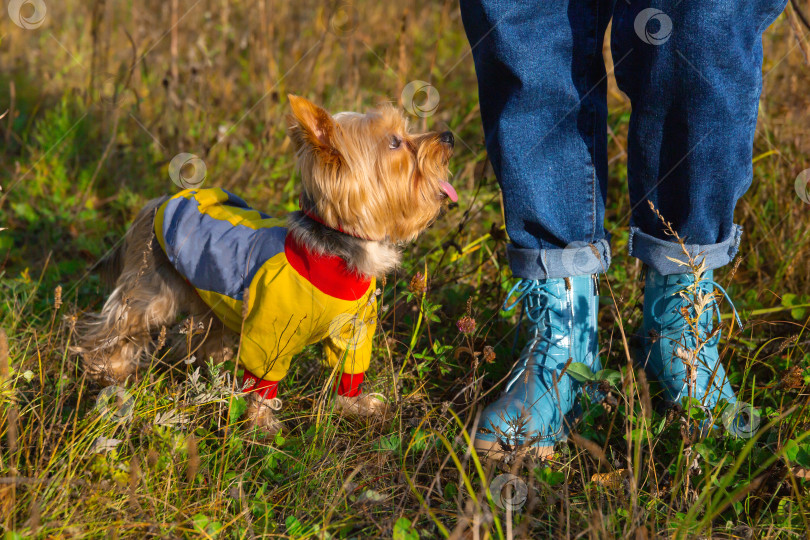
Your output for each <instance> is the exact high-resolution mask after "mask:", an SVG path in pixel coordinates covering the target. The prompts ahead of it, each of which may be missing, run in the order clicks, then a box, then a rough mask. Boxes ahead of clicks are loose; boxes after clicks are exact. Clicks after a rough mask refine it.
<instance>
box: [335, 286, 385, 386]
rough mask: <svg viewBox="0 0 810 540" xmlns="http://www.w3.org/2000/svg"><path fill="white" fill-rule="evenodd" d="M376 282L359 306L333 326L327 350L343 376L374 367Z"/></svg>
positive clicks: (340, 315)
mask: <svg viewBox="0 0 810 540" xmlns="http://www.w3.org/2000/svg"><path fill="white" fill-rule="evenodd" d="M374 290H375V287H374V284H373V283H372V286H371V289H370V291H369V295H368V296H366V297H365V298H364V299H363V300H362V301H360V302H358V303H357V307H356V308H355V310H354V311H353V312H352V310H350V311H348V312H346V313H341V314H339V315H338V316H337V317H335V318H334V319H332V322H331V323H330V324H329V337H328V338H327V339H326V340H325V341H324V351H325V352H326V360H327V362H329V365H330V366H332V367H334V366H340V367H339V370H340V371H341V372H343V373H349V374H356V373H365V372H366V371H368V367H369V365H370V364H371V346H372V342H373V341H374V333H375V331H376V330H377V297H376V296H375V295H374Z"/></svg>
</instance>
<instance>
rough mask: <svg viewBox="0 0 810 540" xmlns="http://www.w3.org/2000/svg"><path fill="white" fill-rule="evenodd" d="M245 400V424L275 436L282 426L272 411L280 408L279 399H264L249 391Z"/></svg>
mask: <svg viewBox="0 0 810 540" xmlns="http://www.w3.org/2000/svg"><path fill="white" fill-rule="evenodd" d="M247 402H248V408H247V413H246V414H247V426H248V427H257V428H259V430H260V431H262V432H263V433H265V434H267V435H269V436H272V437H275V435H276V433H278V432H279V431H280V430H281V428H282V427H283V424H282V423H281V421H280V420H279V419H278V418H276V415H275V413H274V411H278V410H279V409H281V400H280V399H278V398H272V399H264V398H263V397H261V396H258V395H256V394H252V393H251V394H248V395H247Z"/></svg>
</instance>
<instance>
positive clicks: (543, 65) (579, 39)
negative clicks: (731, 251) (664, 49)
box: [460, 0, 612, 279]
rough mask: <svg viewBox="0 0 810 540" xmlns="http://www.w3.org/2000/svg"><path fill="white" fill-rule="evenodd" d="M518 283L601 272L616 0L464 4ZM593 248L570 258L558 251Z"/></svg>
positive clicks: (606, 255) (606, 254)
mask: <svg viewBox="0 0 810 540" xmlns="http://www.w3.org/2000/svg"><path fill="white" fill-rule="evenodd" d="M460 4H461V15H462V20H463V22H464V28H465V30H466V32H467V37H468V39H469V41H470V46H471V47H472V56H473V59H474V61H475V70H476V74H477V76H478V92H479V100H480V104H481V117H482V120H483V123H484V133H485V135H486V146H487V151H488V154H489V159H490V160H491V162H492V166H493V169H494V171H495V175H496V176H497V178H498V181H499V183H500V185H501V189H502V190H503V198H504V210H505V214H506V230H507V232H508V233H509V238H510V239H511V242H512V243H511V245H510V246H509V248H508V255H509V260H510V265H511V268H512V272H513V274H514V275H515V276H516V277H520V278H529V279H544V278H561V277H568V276H572V275H575V274H585V273H597V272H601V271H603V270H604V269H606V268H607V266H608V265H609V263H610V249H609V246H608V242H607V239H606V234H605V230H604V206H605V190H606V181H607V150H606V147H607V135H606V130H607V127H606V126H607V123H606V118H607V105H606V97H605V96H606V91H607V77H606V76H605V66H604V62H603V59H602V43H603V39H604V34H605V29H606V27H607V24H608V21H609V20H610V14H611V8H612V0H535V1H527V2H514V1H511V0H460ZM574 242H577V243H582V244H585V243H593V244H594V246H595V248H596V250H591V249H588V248H586V249H581V250H580V252H579V253H576V257H575V260H573V261H570V260H568V258H571V257H570V256H571V255H572V254H573V253H572V251H571V250H569V251H568V252H566V251H564V248H566V247H567V246H569V245H571V244H572V243H574Z"/></svg>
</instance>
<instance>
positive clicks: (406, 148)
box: [76, 95, 458, 434]
mask: <svg viewBox="0 0 810 540" xmlns="http://www.w3.org/2000/svg"><path fill="white" fill-rule="evenodd" d="M289 100H290V106H291V108H292V114H291V115H290V116H289V124H290V126H289V135H290V138H291V140H292V141H293V143H294V146H295V148H296V159H297V166H298V169H299V170H300V173H301V178H302V190H301V195H300V204H301V210H300V211H297V212H293V213H291V214H290V215H289V216H288V217H287V218H286V221H285V220H282V219H277V218H272V217H270V216H267V215H265V214H263V213H261V212H259V211H256V210H253V209H251V208H250V207H248V205H247V204H246V203H245V202H244V201H243V200H242V199H240V198H239V197H237V196H235V195H233V194H231V193H229V192H227V191H224V190H222V189H187V190H185V191H182V192H180V193H178V194H177V195H174V196H173V197H162V198H159V199H155V200H152V201H150V202H149V203H147V205H146V206H145V207H144V208H143V209H142V210H141V211H140V213H139V214H138V216H137V217H136V218H135V222H134V223H133V225H132V226H131V227H130V229H129V230H128V231H127V233H126V236H125V237H124V241H123V242H122V244H121V246H120V247H119V248H118V249H117V250H116V251H115V252H114V253H113V254H112V255H110V256H109V257H107V258H106V260H105V261H103V262H104V266H105V267H106V271H107V274H108V280H109V281H110V282H114V284H115V287H114V290H113V292H112V294H111V295H110V297H109V298H108V299H107V301H106V303H105V304H104V307H103V309H102V310H101V313H97V314H93V315H91V316H89V317H88V318H87V319H85V320H84V321H83V323H82V324H80V325H79V326H78V327H77V329H78V332H79V339H78V346H77V348H76V350H77V352H79V353H80V354H81V355H82V363H83V365H84V368H85V370H86V372H87V373H88V375H89V376H90V377H92V378H94V379H97V380H100V381H106V382H114V383H123V382H124V381H126V380H127V379H128V378H130V377H136V376H137V369H138V368H139V367H140V366H143V365H144V364H145V363H146V360H147V358H148V357H149V352H150V351H154V350H155V349H156V348H157V347H156V341H155V336H157V335H160V337H159V338H158V339H157V343H158V344H160V342H165V335H166V330H165V329H166V327H167V326H171V325H172V324H174V323H175V322H176V320H177V318H178V316H180V315H186V316H188V317H189V319H188V320H189V321H192V322H191V324H189V325H188V326H189V329H188V332H189V334H188V335H189V336H191V337H193V338H194V339H196V340H197V342H195V343H194V344H190V343H189V344H188V346H189V347H192V346H193V348H194V350H195V353H194V354H195V356H201V357H202V358H204V359H208V358H212V359H213V360H214V361H218V362H221V361H225V360H227V359H229V358H233V357H234V352H235V351H238V357H237V359H238V361H239V362H240V363H241V365H242V366H243V367H244V368H245V375H244V382H245V385H244V386H245V388H246V389H249V393H248V394H247V396H248V401H249V407H248V419H249V423H250V424H251V425H255V426H259V427H260V428H262V429H263V430H265V431H266V432H268V433H271V434H274V433H276V432H277V431H278V429H279V428H280V423H279V421H278V420H277V419H276V418H275V416H274V414H273V411H274V410H278V409H279V408H280V406H281V402H280V400H279V399H278V398H277V397H276V394H277V387H278V383H279V381H281V379H282V378H283V377H284V375H285V374H286V373H287V370H288V369H289V366H290V361H291V360H292V358H293V357H294V356H295V355H296V354H297V353H299V352H301V351H302V350H303V349H304V348H305V347H306V346H307V345H310V344H313V343H316V342H320V341H323V342H324V350H325V354H326V360H327V361H328V363H329V364H330V365H331V366H332V367H333V369H334V370H335V372H336V373H339V375H338V377H337V380H336V385H335V386H336V394H337V395H336V397H335V400H336V401H335V410H336V411H338V412H340V413H343V414H349V415H353V416H360V417H372V416H381V415H383V414H384V412H385V410H386V408H387V405H386V404H385V402H384V401H382V400H380V399H378V398H379V397H381V396H379V395H378V394H364V393H363V392H362V391H361V389H360V384H361V382H362V381H363V375H364V373H365V371H366V370H367V369H368V367H369V363H370V359H371V341H372V337H373V334H374V331H375V328H376V296H377V295H378V294H379V291H378V290H377V288H376V285H375V277H380V276H382V275H384V274H386V273H388V272H390V271H391V270H393V269H394V268H395V267H396V266H397V265H398V264H399V262H400V245H401V244H403V243H406V242H409V241H412V240H414V239H415V238H416V237H417V236H418V235H419V233H420V232H421V231H423V230H424V229H425V228H427V227H428V226H429V225H430V224H431V223H432V222H433V221H434V220H435V219H436V218H437V217H438V215H439V213H440V212H441V210H442V208H443V207H444V206H445V205H446V201H447V200H448V199H450V200H452V201H457V199H458V198H457V195H456V192H455V190H454V189H453V187H452V186H451V185H450V184H449V183H448V182H447V178H448V176H449V169H448V162H449V159H450V157H451V155H452V153H453V142H454V141H453V135H452V133H450V132H444V133H436V132H430V133H424V134H415V133H411V132H410V131H409V130H408V123H407V121H406V119H405V118H404V117H403V116H402V114H401V113H399V112H398V111H397V110H396V109H395V108H394V107H392V106H383V107H381V108H379V109H377V110H374V111H371V112H369V113H367V114H361V113H354V112H342V113H338V114H335V115H334V116H332V115H330V114H329V113H327V112H326V111H325V110H324V109H322V108H321V107H318V106H317V105H315V104H313V103H311V102H310V101H308V100H306V99H304V98H302V97H298V96H293V95H290V96H289ZM199 328H202V329H203V330H202V331H200V332H197V334H199V335H196V336H195V329H199ZM191 337H190V338H189V342H190V341H191Z"/></svg>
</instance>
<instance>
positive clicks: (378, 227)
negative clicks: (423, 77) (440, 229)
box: [289, 95, 458, 242]
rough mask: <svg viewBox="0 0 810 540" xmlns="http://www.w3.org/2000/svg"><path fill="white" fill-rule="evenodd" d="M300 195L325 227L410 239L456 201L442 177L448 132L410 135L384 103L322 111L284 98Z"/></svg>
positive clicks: (450, 148)
mask: <svg viewBox="0 0 810 540" xmlns="http://www.w3.org/2000/svg"><path fill="white" fill-rule="evenodd" d="M289 99H290V106H291V107H292V114H291V115H290V117H289V121H290V137H291V138H292V140H293V142H294V143H295V146H296V157H297V161H298V167H299V169H300V171H301V176H302V181H303V198H304V199H305V200H306V201H307V203H308V204H311V205H312V206H313V209H312V210H314V212H315V213H317V215H318V216H319V217H320V219H322V220H323V221H324V223H326V225H328V226H330V227H333V228H339V229H342V230H343V231H345V232H347V233H348V234H352V235H354V236H358V237H361V238H368V239H370V240H381V241H382V240H384V241H388V242H403V241H409V240H413V239H414V238H416V236H417V235H418V234H419V233H420V232H421V231H423V230H424V229H425V228H427V226H428V225H430V223H431V222H433V220H434V219H436V217H437V216H438V215H439V212H440V211H441V209H442V206H443V205H444V203H445V201H447V199H451V200H453V201H456V200H457V199H458V197H457V195H456V192H455V190H454V189H453V187H452V186H451V185H450V184H449V183H448V182H447V179H448V176H449V169H448V163H449V160H450V156H451V155H452V154H453V142H454V141H453V135H452V133H450V132H444V133H436V132H429V133H411V132H410V131H409V129H408V122H407V120H406V119H405V118H404V117H403V115H402V114H401V113H400V112H399V111H397V110H396V109H395V108H394V107H392V106H382V107H380V108H378V109H376V110H373V111H370V112H368V113H366V114H361V113H353V112H342V113H338V114H335V115H334V116H333V115H330V114H329V113H328V112H326V111H325V110H324V109H322V108H321V107H318V106H317V105H315V104H314V103H312V102H310V101H308V100H306V99H304V98H302V97H298V96H293V95H290V96H289Z"/></svg>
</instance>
